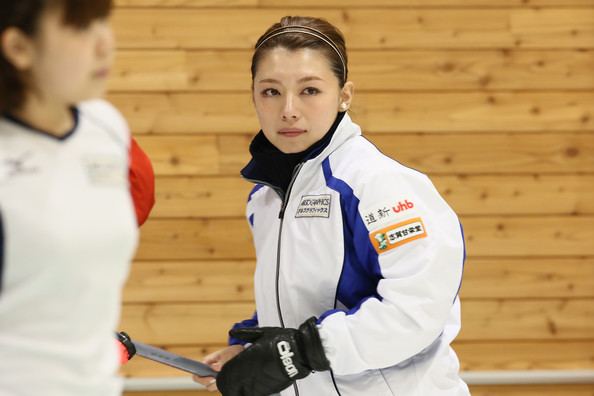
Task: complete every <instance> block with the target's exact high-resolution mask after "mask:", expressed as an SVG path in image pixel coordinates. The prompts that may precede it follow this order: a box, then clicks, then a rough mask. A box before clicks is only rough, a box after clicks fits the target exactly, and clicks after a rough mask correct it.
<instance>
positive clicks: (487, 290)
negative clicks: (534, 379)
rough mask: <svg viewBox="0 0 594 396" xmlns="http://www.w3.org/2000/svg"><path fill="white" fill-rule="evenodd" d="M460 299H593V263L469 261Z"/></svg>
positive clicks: (533, 260)
mask: <svg viewBox="0 0 594 396" xmlns="http://www.w3.org/2000/svg"><path fill="white" fill-rule="evenodd" d="M236 283H239V282H238V281H236ZM460 295H461V297H462V299H463V301H464V300H466V299H480V298H484V299H487V298H491V299H492V298H501V299H504V298H506V299H511V298H519V299H521V298H584V297H594V259H593V258H588V259H571V258H564V259H554V258H522V259H504V258H501V259H487V258H474V259H473V258H470V259H469V260H468V261H467V262H466V265H465V267H464V280H463V281H462V289H461V291H460ZM593 351H594V350H593Z"/></svg>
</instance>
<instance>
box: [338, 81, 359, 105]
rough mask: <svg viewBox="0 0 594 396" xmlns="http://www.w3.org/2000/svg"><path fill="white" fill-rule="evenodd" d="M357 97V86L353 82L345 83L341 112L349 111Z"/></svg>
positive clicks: (342, 92) (342, 91)
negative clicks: (355, 96) (354, 98)
mask: <svg viewBox="0 0 594 396" xmlns="http://www.w3.org/2000/svg"><path fill="white" fill-rule="evenodd" d="M354 95H355V84H353V82H352V81H347V82H346V83H344V86H343V87H342V89H341V91H340V107H339V110H340V111H347V110H348V109H349V107H351V102H352V101H353V96H354Z"/></svg>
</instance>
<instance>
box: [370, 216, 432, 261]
mask: <svg viewBox="0 0 594 396" xmlns="http://www.w3.org/2000/svg"><path fill="white" fill-rule="evenodd" d="M426 236H427V230H425V225H424V224H423V220H421V218H420V217H415V218H413V219H409V220H406V221H403V222H400V223H396V224H392V225H390V226H388V227H386V228H382V229H381V230H378V231H374V232H372V233H370V234H369V239H370V240H371V243H372V245H373V247H374V248H375V250H376V251H377V253H378V254H381V253H385V252H388V251H390V250H392V249H395V248H397V247H398V246H402V245H404V244H406V243H409V242H412V241H415V240H417V239H421V238H425V237H426Z"/></svg>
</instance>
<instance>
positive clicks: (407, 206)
mask: <svg viewBox="0 0 594 396" xmlns="http://www.w3.org/2000/svg"><path fill="white" fill-rule="evenodd" d="M414 208H415V204H414V203H413V202H412V201H409V200H408V199H405V200H399V201H398V202H396V203H392V202H389V203H386V204H384V205H375V206H373V207H371V208H369V209H367V210H364V211H362V215H363V220H365V224H367V226H371V225H375V226H379V225H381V224H385V223H389V222H391V221H394V220H396V219H398V218H399V217H402V215H404V214H406V212H407V211H410V210H411V209H414Z"/></svg>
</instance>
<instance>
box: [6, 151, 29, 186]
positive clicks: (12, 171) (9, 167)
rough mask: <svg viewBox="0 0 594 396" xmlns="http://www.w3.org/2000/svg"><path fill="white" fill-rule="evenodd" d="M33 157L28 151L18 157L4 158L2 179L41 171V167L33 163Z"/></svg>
mask: <svg viewBox="0 0 594 396" xmlns="http://www.w3.org/2000/svg"><path fill="white" fill-rule="evenodd" d="M31 158H32V154H31V153H29V152H26V153H23V154H21V155H19V156H18V157H12V158H5V159H3V160H2V162H0V180H4V179H9V178H11V177H16V176H21V175H26V174H34V173H37V172H39V168H38V167H37V166H35V165H33V164H32V163H31Z"/></svg>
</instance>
